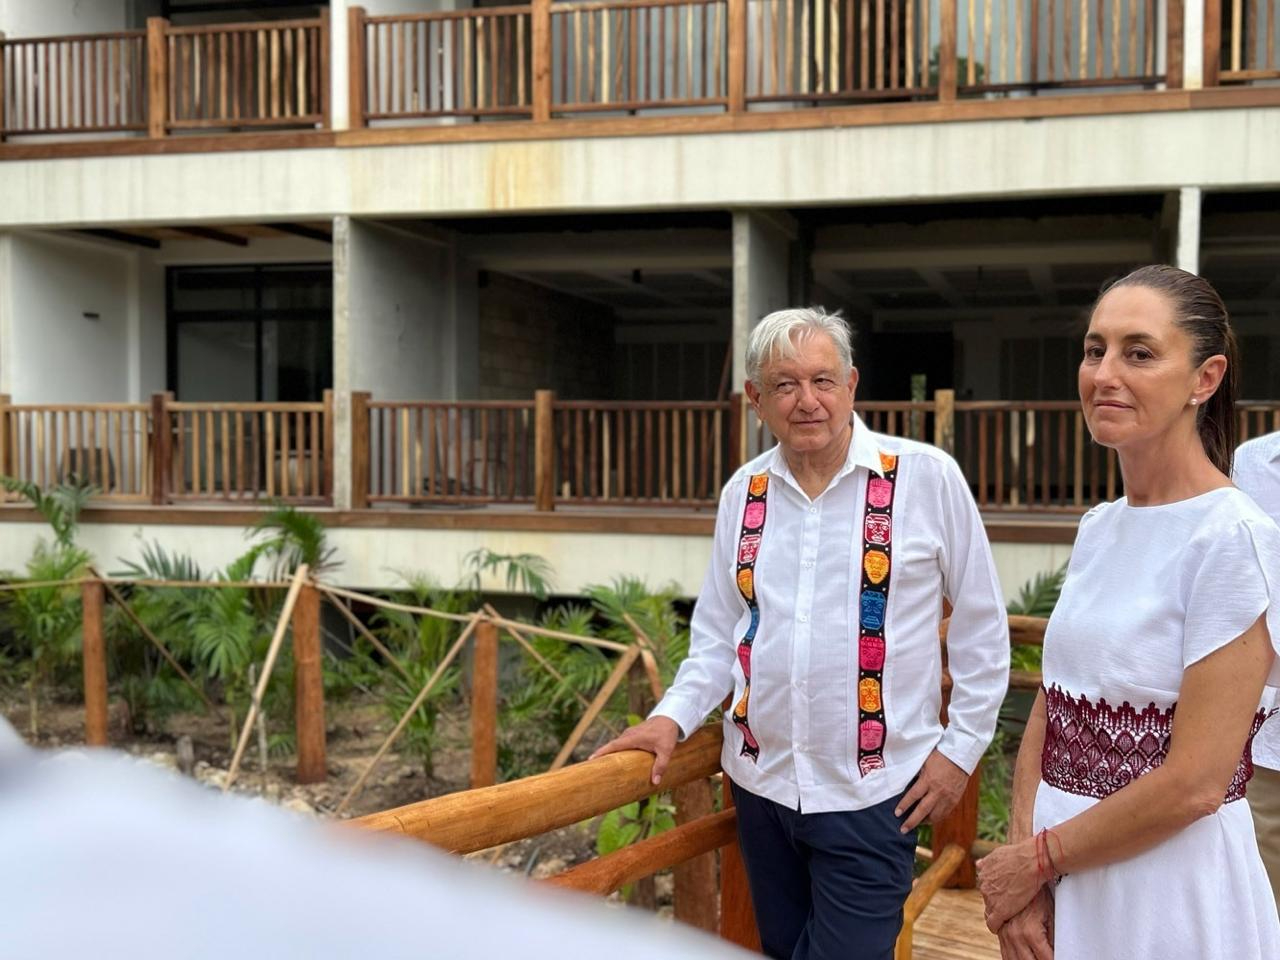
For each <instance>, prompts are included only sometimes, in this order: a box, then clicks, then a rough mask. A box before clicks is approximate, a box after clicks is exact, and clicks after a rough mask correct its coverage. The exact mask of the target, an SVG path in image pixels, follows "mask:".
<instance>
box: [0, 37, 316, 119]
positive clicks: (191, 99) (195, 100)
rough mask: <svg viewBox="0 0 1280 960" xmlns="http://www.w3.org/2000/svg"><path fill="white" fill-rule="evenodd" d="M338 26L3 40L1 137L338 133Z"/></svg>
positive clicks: (0, 58)
mask: <svg viewBox="0 0 1280 960" xmlns="http://www.w3.org/2000/svg"><path fill="white" fill-rule="evenodd" d="M328 103H329V21H328V15H327V13H323V14H322V15H321V16H320V17H318V18H316V19H312V20H282V21H273V22H267V23H252V24H225V25H224V24H219V25H209V26H198V27H174V26H171V25H170V24H169V22H168V21H167V20H164V19H162V18H159V17H152V18H150V19H149V20H148V21H147V29H146V30H145V31H141V30H133V31H125V32H120V33H100V34H86V35H81V36H71V37H40V38H14V39H9V40H6V39H5V38H4V36H3V35H2V34H0V138H3V137H5V136H25V135H31V134H72V133H74V134H79V133H130V132H146V133H147V134H148V135H149V136H152V137H163V136H166V135H167V134H169V133H170V132H173V131H181V130H197V129H199V130H205V129H224V130H241V129H250V128H261V127H305V126H322V127H324V126H328V117H329V108H328Z"/></svg>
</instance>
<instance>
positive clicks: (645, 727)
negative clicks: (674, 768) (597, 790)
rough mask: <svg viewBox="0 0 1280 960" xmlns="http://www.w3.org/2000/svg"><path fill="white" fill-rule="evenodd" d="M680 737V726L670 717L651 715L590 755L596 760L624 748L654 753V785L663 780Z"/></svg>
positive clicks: (590, 758)
mask: <svg viewBox="0 0 1280 960" xmlns="http://www.w3.org/2000/svg"><path fill="white" fill-rule="evenodd" d="M679 739H680V728H679V727H678V726H677V725H676V722H675V721H674V720H672V719H671V718H670V717H650V718H649V719H648V720H643V721H641V722H640V723H637V724H636V725H635V726H634V727H629V728H628V729H627V730H626V731H625V732H623V733H622V734H620V735H619V736H617V737H615V738H614V739H612V740H610V741H609V742H608V743H606V744H605V745H604V746H603V747H600V748H599V749H598V750H596V752H595V753H593V754H591V756H590V757H588V758H587V759H588V760H594V759H595V758H596V757H603V756H604V755H605V754H608V753H619V752H621V751H623V750H643V751H645V752H646V753H652V754H653V775H652V780H653V783H654V786H657V785H658V784H660V783H661V782H662V775H663V774H664V773H666V772H667V764H668V763H669V762H670V761H671V752H672V751H673V750H675V748H676V741H678V740H679Z"/></svg>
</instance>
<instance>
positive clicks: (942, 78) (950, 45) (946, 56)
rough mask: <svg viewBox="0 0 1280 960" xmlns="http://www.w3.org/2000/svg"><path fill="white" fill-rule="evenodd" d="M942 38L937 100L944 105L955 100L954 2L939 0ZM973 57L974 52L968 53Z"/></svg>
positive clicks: (939, 52)
mask: <svg viewBox="0 0 1280 960" xmlns="http://www.w3.org/2000/svg"><path fill="white" fill-rule="evenodd" d="M938 16H939V20H940V22H941V31H942V37H941V39H940V41H939V43H938V99H939V100H940V101H942V102H944V103H947V102H950V101H952V100H955V98H956V16H957V5H956V0H941V6H940V7H939V11H938ZM969 55H970V56H974V51H972V50H971V51H969Z"/></svg>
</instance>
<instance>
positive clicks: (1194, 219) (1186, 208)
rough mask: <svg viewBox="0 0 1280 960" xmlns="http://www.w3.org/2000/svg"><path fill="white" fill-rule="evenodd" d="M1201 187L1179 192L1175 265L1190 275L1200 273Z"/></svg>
mask: <svg viewBox="0 0 1280 960" xmlns="http://www.w3.org/2000/svg"><path fill="white" fill-rule="evenodd" d="M1201 193H1202V191H1201V189H1200V188H1199V187H1183V188H1182V189H1181V190H1179V191H1178V239H1177V247H1176V252H1177V256H1176V259H1175V261H1174V262H1175V265H1176V266H1178V267H1179V268H1180V269H1182V270H1186V271H1187V272H1188V273H1199V272H1200V199H1201Z"/></svg>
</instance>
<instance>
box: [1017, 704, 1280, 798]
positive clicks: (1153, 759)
mask: <svg viewBox="0 0 1280 960" xmlns="http://www.w3.org/2000/svg"><path fill="white" fill-rule="evenodd" d="M1044 703H1045V716H1046V723H1045V731H1044V748H1043V750H1042V751H1041V753H1040V776H1041V778H1042V779H1043V780H1044V782H1045V783H1047V784H1049V786H1051V787H1056V788H1057V789H1059V790H1062V791H1064V792H1066V793H1074V794H1076V795H1077V796H1081V797H1094V798H1096V799H1098V800H1101V799H1102V798H1104V797H1108V796H1110V795H1111V794H1113V793H1115V792H1116V791H1117V790H1119V789H1120V788H1121V787H1124V786H1126V785H1127V784H1129V783H1131V782H1133V781H1134V780H1136V779H1137V778H1138V777H1141V776H1143V775H1144V774H1147V773H1150V772H1151V771H1152V770H1154V769H1155V768H1156V767H1158V766H1160V765H1161V764H1162V763H1164V760H1165V757H1167V756H1168V755H1169V737H1170V734H1171V733H1172V730H1173V712H1174V710H1175V709H1176V705H1175V706H1173V707H1167V708H1160V707H1157V706H1156V705H1155V704H1154V703H1149V704H1148V705H1147V706H1145V707H1143V708H1142V709H1141V710H1139V709H1137V708H1136V707H1133V706H1131V705H1130V704H1129V703H1128V702H1127V701H1126V702H1125V703H1122V704H1121V705H1120V706H1118V707H1113V706H1111V705H1110V704H1109V703H1107V701H1106V700H1099V701H1098V702H1097V703H1094V702H1092V701H1091V700H1089V699H1088V698H1087V697H1085V696H1079V697H1074V698H1073V697H1072V696H1071V695H1070V694H1069V693H1067V692H1066V691H1065V690H1063V689H1062V688H1061V687H1058V686H1052V687H1047V688H1044ZM1266 718H1267V713H1266V711H1265V710H1259V711H1258V713H1257V715H1256V716H1255V717H1254V718H1253V726H1252V728H1251V729H1250V730H1249V737H1248V739H1247V740H1245V744H1244V755H1243V756H1241V758H1240V764H1239V766H1237V767H1236V773H1235V776H1234V777H1232V778H1231V785H1230V786H1229V787H1227V795H1226V798H1225V802H1227V803H1230V802H1231V801H1232V800H1239V799H1240V798H1241V797H1243V796H1244V795H1245V785H1246V784H1247V783H1248V782H1249V780H1250V779H1251V778H1252V777H1253V756H1252V746H1253V738H1254V735H1255V734H1256V733H1257V732H1258V729H1259V728H1260V727H1261V726H1262V721H1263V720H1265V719H1266Z"/></svg>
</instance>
